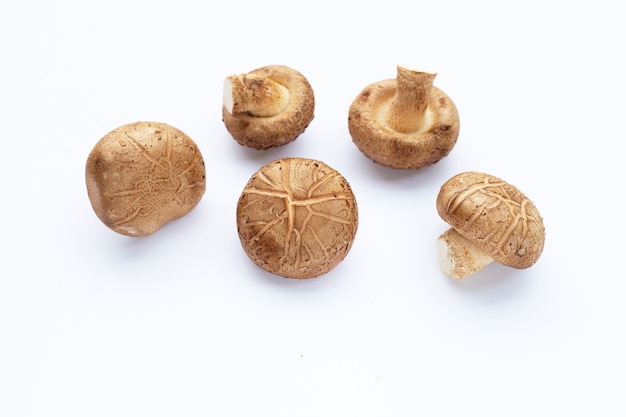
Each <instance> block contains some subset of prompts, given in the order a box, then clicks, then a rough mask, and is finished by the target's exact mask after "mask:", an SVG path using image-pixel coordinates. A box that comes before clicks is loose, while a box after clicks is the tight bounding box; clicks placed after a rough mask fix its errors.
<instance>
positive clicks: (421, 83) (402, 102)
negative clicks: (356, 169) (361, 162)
mask: <svg viewBox="0 0 626 417" xmlns="http://www.w3.org/2000/svg"><path fill="white" fill-rule="evenodd" d="M435 76H436V74H433V73H429V72H422V71H415V70H412V69H409V68H406V67H402V66H398V68H397V76H396V79H391V80H383V81H379V82H377V83H374V84H371V85H369V86H367V87H366V88H365V89H364V90H363V91H361V93H360V94H359V95H358V96H357V97H356V99H355V100H354V101H353V102H352V105H351V106H350V112H349V116H348V126H349V130H350V134H351V136H352V139H353V141H354V143H355V144H356V145H357V147H358V148H359V149H360V150H361V152H363V153H364V154H365V155H366V156H367V157H368V158H370V159H372V160H373V161H375V162H378V163H380V164H382V165H385V166H388V167H391V168H399V169H419V168H422V167H424V166H428V165H431V164H434V163H435V162H437V161H439V160H440V159H441V158H443V157H445V156H446V155H448V153H449V152H450V151H451V150H452V148H453V147H454V145H455V143H456V140H457V138H458V135H459V130H460V122H459V116H458V111H457V109H456V106H455V105H454V103H453V102H452V100H451V99H450V98H449V97H448V96H447V95H446V94H445V93H444V92H443V91H441V90H439V89H438V88H437V87H435V86H434V85H433V81H434V79H435Z"/></svg>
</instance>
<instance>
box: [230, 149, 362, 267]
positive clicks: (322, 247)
mask: <svg viewBox="0 0 626 417" xmlns="http://www.w3.org/2000/svg"><path fill="white" fill-rule="evenodd" d="M357 225H358V211H357V204H356V199H355V197H354V194H353V192H352V189H351V188H350V185H349V184H348V182H347V181H346V179H345V178H344V177H343V176H342V175H341V174H340V173H339V172H337V171H336V170H334V169H333V168H331V167H329V166H328V165H326V164H324V163H323V162H320V161H316V160H312V159H305V158H283V159H279V160H276V161H274V162H270V163H269V164H267V165H265V166H263V167H262V168H261V169H259V170H258V171H257V172H256V173H255V174H254V175H253V176H252V177H251V178H250V180H249V181H248V183H247V184H246V186H245V188H244V190H243V192H242V194H241V197H240V198H239V202H238V204H237V230H238V232H239V239H240V240H241V245H242V246H243V249H244V251H245V252H246V254H247V255H248V256H249V257H250V259H251V260H252V261H253V262H254V263H255V264H257V265H258V266H259V267H261V268H262V269H264V270H266V271H268V272H271V273H273V274H277V275H281V276H283V277H286V278H314V277H316V276H319V275H322V274H324V273H326V272H328V271H330V270H331V269H333V268H334V267H335V266H336V265H337V264H339V262H341V261H342V260H343V259H344V258H345V256H346V255H347V254H348V251H349V250H350V248H351V246H352V242H353V241H354V237H355V235H356V230H357Z"/></svg>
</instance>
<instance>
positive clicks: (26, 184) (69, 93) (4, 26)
mask: <svg viewBox="0 0 626 417" xmlns="http://www.w3.org/2000/svg"><path fill="white" fill-rule="evenodd" d="M202 3H204V4H202ZM618 4H619V3H618V2H616V1H609V0H606V1H604V0H599V1H587V2H583V1H567V2H566V1H557V0H552V1H550V0H540V1H535V0H529V1H525V2H517V3H514V2H504V1H487V0H478V1H429V2H425V1H411V2H409V1H406V2H402V1H398V0H387V1H378V2H373V1H361V2H339V1H337V2H332V3H326V2H310V3H297V2H289V1H277V0H268V1H246V0H242V1H229V2H227V1H222V2H200V1H186V0H177V1H171V2H163V1H145V2H142V1H133V0H124V1H106V2H104V1H100V2H96V1H93V2H86V1H57V2H48V1H21V2H17V1H15V2H4V3H3V5H2V6H1V7H0V47H1V49H0V53H1V65H0V120H1V122H2V131H1V132H2V137H1V139H0V140H1V141H2V142H1V143H2V164H0V174H1V178H2V188H3V189H4V192H3V196H2V204H1V206H0V214H1V218H2V229H1V230H2V231H1V235H2V242H3V247H2V250H1V252H0V256H1V261H2V262H1V266H2V269H1V272H0V273H1V277H0V415H2V416H7V417H21V416H37V417H39V416H42V417H48V416H63V417H73V416H81V417H84V416H89V417H100V416H134V417H136V416H251V415H255V416H256V415H262V416H417V415H424V416H431V417H433V416H461V415H463V416H470V415H471V416H474V415H480V416H555V415H562V416H563V415H585V416H591V415H595V416H623V415H625V413H626V404H625V403H624V402H625V401H626V400H625V399H624V388H625V387H626V383H625V377H624V375H625V374H626V359H625V353H626V342H625V341H624V338H623V334H624V328H625V325H624V321H625V319H626V307H625V304H624V301H623V300H624V291H625V290H626V282H625V278H626V276H625V273H624V265H623V263H624V259H625V256H624V249H623V242H624V233H625V230H624V226H623V225H622V224H621V223H620V222H623V219H624V216H623V212H624V204H623V196H621V194H622V192H623V190H624V182H623V179H624V173H623V170H624V163H623V156H622V154H621V152H622V151H623V142H624V139H625V133H624V110H625V109H624V107H625V106H624V99H625V97H626V88H625V82H624V73H625V72H626V65H625V64H624V61H623V55H624V39H626V30H625V29H624V24H623V23H624V22H623V17H624V14H623V12H622V11H621V8H619V7H620V6H618ZM269 64H283V65H288V66H291V67H292V68H294V69H297V70H298V71H300V72H302V73H303V74H304V75H305V76H306V77H307V78H308V80H309V82H310V83H311V85H312V86H313V89H314V91H315V96H316V110H315V119H314V120H313V122H312V123H311V125H310V126H309V127H308V129H307V130H306V131H305V133H304V134H303V135H301V136H300V137H299V138H298V139H297V140H296V141H295V142H293V143H291V144H288V145H286V146H284V147H281V148H278V149H273V150H269V151H255V150H252V149H247V148H244V147H241V146H239V145H238V144H237V143H236V142H235V141H234V140H233V139H232V138H231V137H230V136H229V134H228V132H227V131H226V129H225V128H224V126H223V124H222V121H221V113H220V111H221V97H222V82H223V79H224V78H225V77H226V76H227V75H231V74H236V73H242V72H248V71H250V70H252V69H255V68H257V67H260V66H264V65H269ZM398 64H402V65H409V66H412V67H415V68H421V69H425V70H428V71H433V72H437V73H438V75H437V78H436V80H435V85H436V86H438V87H439V88H441V89H442V90H443V91H445V92H446V93H447V94H448V95H449V96H450V97H451V98H452V99H453V100H454V101H455V103H456V105H457V107H458V109H459V114H460V118H461V133H460V136H459V139H458V142H457V145H456V147H455V148H454V149H453V151H452V152H451V153H450V155H449V156H448V157H446V158H445V159H443V160H442V161H440V162H439V163H437V164H435V165H433V166H431V167H428V168H424V169H422V170H419V171H411V172H407V171H396V170H392V169H389V168H384V167H382V166H379V165H376V164H374V163H372V162H371V161H370V160H368V159H367V158H366V157H365V156H363V155H362V154H361V153H360V152H359V151H358V149H357V148H356V146H355V145H354V144H353V143H352V140H351V138H350V135H349V133H348V129H347V113H348V108H349V106H350V103H351V102H352V100H353V99H354V98H355V97H356V95H357V94H358V93H359V92H360V91H361V90H362V89H363V88H364V87H365V86H366V85H368V84H370V83H372V82H375V81H379V80H382V79H387V78H394V77H395V72H396V65H398ZM139 120H142V121H160V122H165V123H168V124H170V125H172V126H175V127H177V128H179V129H181V130H183V131H184V132H185V133H187V134H188V135H189V136H190V137H192V138H193V139H194V141H196V143H197V144H198V146H199V148H200V150H201V151H202V153H203V156H204V159H205V161H206V167H207V176H208V184H207V192H206V194H205V196H204V198H203V199H202V201H201V202H200V204H199V205H198V206H197V207H196V208H195V209H194V210H193V211H192V212H191V213H190V214H189V215H187V216H186V217H184V218H182V219H180V220H177V221H175V222H172V223H170V224H168V225H166V226H165V227H164V228H163V229H161V230H160V231H158V232H157V233H156V234H154V235H152V236H150V237H146V238H129V237H125V236H122V235H117V234H116V233H114V232H112V231H111V230H109V229H107V228H106V227H105V226H104V225H103V224H102V223H101V222H100V221H99V220H98V218H97V217H96V216H95V214H94V213H93V210H92V208H91V206H90V203H89V200H88V198H87V193H86V187H85V183H84V166H85V162H86V158H87V155H88V154H89V152H90V150H91V149H92V147H93V146H94V145H95V143H96V142H97V141H98V140H99V139H100V138H101V137H102V136H104V135H105V134H106V133H107V132H109V131H110V130H112V129H114V128H116V127H118V126H120V125H123V124H126V123H131V122H135V121H139ZM284 156H301V157H309V158H314V159H319V160H322V161H324V162H326V163H327V164H329V165H330V166H332V167H333V168H335V169H337V170H338V171H340V172H341V173H342V174H343V175H344V176H345V177H346V178H347V179H348V181H349V182H350V184H351V185H352V188H353V191H354V192H355V195H356V197H357V201H358V207H359V215H360V223H359V229H358V232H357V236H356V240H355V243H354V245H353V247H352V250H351V252H350V253H349V254H348V256H347V257H346V259H345V260H344V261H343V262H342V263H341V264H340V265H339V266H338V267H336V268H335V269H334V270H332V271H331V272H330V273H328V274H326V275H324V276H321V277H319V278H316V279H313V280H305V281H300V280H289V279H285V278H281V277H278V276H274V275H271V274H268V273H266V272H264V271H262V270H261V269H259V268H258V267H256V266H255V265H254V264H253V263H252V262H251V261H250V260H249V259H248V258H247V256H246V255H245V253H244V252H243V250H242V249H241V245H240V243H239V240H238V237H237V232H236V225H235V207H236V203H237V199H238V198H239V195H240V193H241V191H242V189H243V187H244V185H245V183H246V181H247V180H248V179H249V177H250V176H251V175H252V174H253V173H254V172H255V171H256V170H257V169H258V168H260V167H261V166H262V165H264V164H265V163H267V162H269V161H272V160H274V159H276V158H279V157H284ZM466 170H478V171H484V172H488V173H490V174H492V175H495V176H498V177H500V178H502V179H505V180H507V181H509V182H511V183H512V184H514V185H515V186H517V187H518V188H519V189H521V190H522V191H523V192H524V193H525V194H526V195H527V196H528V197H529V198H531V199H532V200H533V201H534V203H535V204H536V205H537V207H538V208H539V210H540V212H541V214H542V216H543V217H544V221H545V226H546V229H547V239H546V245H545V250H544V253H543V255H542V257H541V258H540V260H539V261H538V262H537V264H535V265H534V266H533V267H531V268H530V269H527V270H513V269H509V268H506V267H503V266H501V265H497V264H492V265H490V266H489V267H488V268H487V269H486V270H484V271H483V272H481V273H480V274H478V275H475V276H473V277H470V278H468V279H466V280H464V281H460V282H456V281H452V280H451V279H449V278H447V277H445V276H444V275H443V274H442V273H441V271H440V270H439V266H438V263H437V255H436V245H435V241H436V239H437V237H438V236H439V234H440V233H442V232H443V231H444V230H445V229H446V228H447V225H446V224H445V223H444V222H443V221H442V220H441V219H439V217H438V216H437V212H436V208H435V198H436V195H437V192H438V190H439V187H440V186H441V184H442V183H443V182H445V180H447V179H448V178H449V177H451V176H452V175H454V174H456V173H459V172H461V171H466Z"/></svg>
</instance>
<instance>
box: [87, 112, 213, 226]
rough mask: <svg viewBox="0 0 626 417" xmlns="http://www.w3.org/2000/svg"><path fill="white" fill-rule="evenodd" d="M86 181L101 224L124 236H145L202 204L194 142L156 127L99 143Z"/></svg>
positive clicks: (134, 128) (130, 129)
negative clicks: (199, 203)
mask: <svg viewBox="0 0 626 417" xmlns="http://www.w3.org/2000/svg"><path fill="white" fill-rule="evenodd" d="M85 177H86V182H87V192H88V195H89V199H90V201H91V205H92V207H93V209H94V211H95V212H96V214H97V215H98V217H99V218H100V220H102V222H104V224H106V225H107V226H108V227H110V228H111V229H113V230H114V231H116V232H118V233H121V234H124V235H128V236H145V235H149V234H151V233H154V232H156V231H157V230H158V229H159V228H161V227H162V226H163V225H164V224H165V223H167V222H168V221H171V220H174V219H177V218H179V217H181V216H183V215H185V214H187V213H188V212H189V211H190V210H191V209H192V208H194V207H195V206H196V205H197V204H198V202H199V201H200V199H201V198H202V195H203V194H204V191H205V181H206V180H205V167H204V161H203V159H202V155H201V154H200V151H199V149H198V147H197V146H196V144H195V143H194V142H193V140H191V139H190V138H189V137H188V136H187V135H185V134H184V133H183V132H181V131H180V130H178V129H176V128H173V127H171V126H168V125H166V124H164V123H155V122H138V123H134V124H129V125H125V126H121V127H119V128H117V129H115V130H113V131H112V132H110V133H108V134H107V135H106V136H104V137H103V138H102V139H100V141H98V143H97V144H96V145H95V147H94V148H93V150H92V151H91V153H90V154H89V157H88V159H87V165H86V169H85Z"/></svg>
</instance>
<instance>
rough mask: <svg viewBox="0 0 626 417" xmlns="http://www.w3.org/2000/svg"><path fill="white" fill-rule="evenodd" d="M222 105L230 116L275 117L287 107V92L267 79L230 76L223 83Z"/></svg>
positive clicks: (249, 76) (243, 75)
mask: <svg viewBox="0 0 626 417" xmlns="http://www.w3.org/2000/svg"><path fill="white" fill-rule="evenodd" d="M223 104H224V108H225V109H226V110H227V111H228V112H229V113H230V114H236V113H248V114H250V115H252V116H258V117H270V116H275V115H277V114H279V113H281V112H282V111H284V110H285V108H287V106H288V105H289V90H288V89H287V88H286V87H285V86H283V85H281V84H279V83H277V82H275V81H273V80H271V79H269V78H267V77H262V76H257V75H247V74H241V75H232V76H230V77H227V78H226V80H225V81H224V96H223Z"/></svg>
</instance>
